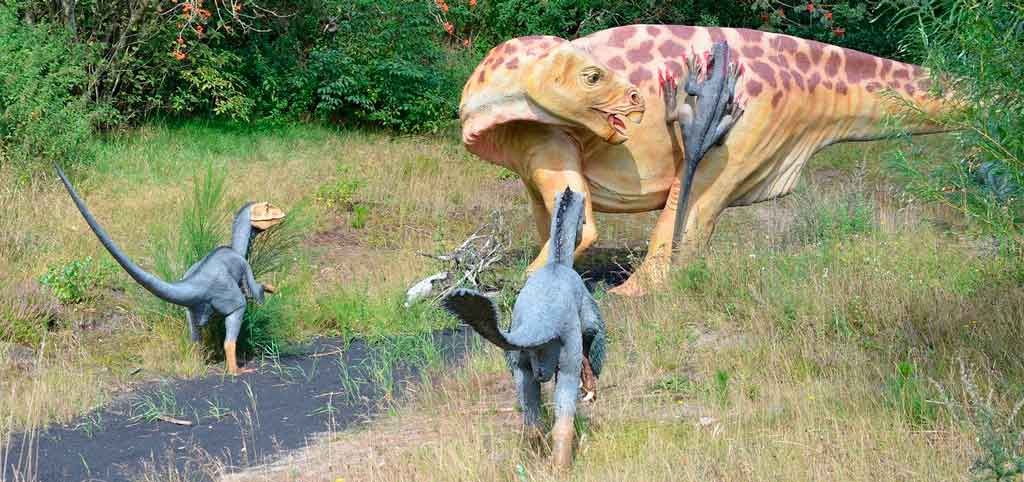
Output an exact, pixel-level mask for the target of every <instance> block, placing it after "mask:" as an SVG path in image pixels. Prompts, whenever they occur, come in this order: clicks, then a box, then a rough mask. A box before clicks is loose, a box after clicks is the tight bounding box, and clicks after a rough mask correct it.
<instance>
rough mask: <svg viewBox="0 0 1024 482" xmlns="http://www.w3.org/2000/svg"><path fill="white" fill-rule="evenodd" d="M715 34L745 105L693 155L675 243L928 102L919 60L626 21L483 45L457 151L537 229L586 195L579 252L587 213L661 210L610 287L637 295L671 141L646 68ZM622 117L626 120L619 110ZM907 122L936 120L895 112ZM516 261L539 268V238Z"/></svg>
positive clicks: (648, 283) (674, 191) (907, 125)
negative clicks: (530, 257) (494, 172)
mask: <svg viewBox="0 0 1024 482" xmlns="http://www.w3.org/2000/svg"><path fill="white" fill-rule="evenodd" d="M716 42H726V43H727V44H728V45H729V47H730V51H729V54H730V55H729V57H730V58H731V60H732V61H734V62H737V63H738V64H740V65H742V66H743V67H744V69H745V74H744V75H743V77H742V78H741V79H740V80H739V82H738V84H737V85H736V86H735V95H736V96H738V97H742V98H744V99H745V102H746V104H745V112H744V114H743V116H742V117H741V118H739V119H738V120H737V121H736V122H735V124H734V125H733V126H732V129H731V131H730V133H729V135H728V136H727V137H725V139H724V141H723V144H722V145H721V146H720V147H717V148H714V149H711V150H710V151H709V152H708V153H707V156H706V158H704V159H703V160H701V162H700V166H699V168H698V169H697V170H696V172H695V173H694V176H693V181H692V193H691V194H690V199H689V202H688V203H687V205H686V206H687V208H686V209H687V213H685V214H686V216H685V217H684V219H685V231H684V233H683V236H682V238H681V241H680V243H679V244H680V246H678V247H677V249H678V250H679V251H680V252H683V253H687V254H688V253H692V252H693V251H694V249H696V248H697V247H700V246H702V245H704V244H705V243H706V242H707V241H708V239H709V238H710V236H711V234H712V231H713V230H714V227H715V222H716V220H717V218H718V216H719V214H720V213H721V212H722V211H723V210H724V209H725V208H727V207H729V206H742V205H747V204H752V203H756V202H761V201H765V200H769V199H773V198H776V197H779V196H783V195H785V194H788V193H789V192H791V191H792V190H793V187H794V185H795V183H796V181H797V179H798V177H799V176H798V174H799V172H800V170H801V169H802V168H803V166H804V164H805V163H806V162H807V160H808V159H809V158H810V157H811V155H813V154H814V153H815V152H817V151H818V150H820V149H822V148H823V147H825V146H828V145H830V144H834V143H838V142H846V141H864V140H872V139H879V138H883V137H887V136H889V135H891V134H892V131H891V130H890V129H891V128H887V127H886V126H885V124H884V122H883V121H884V119H885V118H886V117H887V116H888V115H889V114H891V113H898V112H899V111H901V110H903V109H904V108H905V107H906V106H908V105H909V106H913V107H915V108H917V109H919V110H921V111H923V112H924V113H927V114H939V113H941V112H944V111H946V110H947V109H950V108H951V107H952V105H951V103H950V102H947V101H945V100H944V99H939V98H935V97H933V96H931V95H930V94H929V92H928V90H929V85H930V80H929V78H928V75H927V73H926V72H925V71H924V69H922V68H921V67H919V66H915V65H909V64H905V63H901V62H896V61H892V60H888V59H883V58H879V57H875V56H872V55H868V54H865V53H862V52H858V51H854V50H849V49H845V48H841V47H837V46H833V45H827V44H823V43H819V42H815V41H811V40H804V39H800V38H795V37H791V36H787V35H780V34H775V33H769V32H761V31H757V30H747V29H730V28H714V27H707V28H705V27H689V26H665V25H632V26H625V27H617V28H612V29H608V30H603V31H600V32H596V33H594V34H591V35H589V36H587V37H583V38H579V39H576V40H573V41H567V40H564V39H561V38H558V37H549V36H534V37H522V38H516V39H512V40H509V41H507V42H505V43H502V44H501V45H499V46H497V47H495V48H494V49H493V50H491V52H490V53H489V54H488V55H487V56H486V58H484V60H483V61H482V62H481V63H480V65H478V66H477V68H476V70H475V71H474V72H473V74H472V75H471V76H470V78H469V80H468V81H467V82H466V85H465V87H464V88H463V91H462V101H461V105H460V118H461V121H462V137H463V143H464V145H465V146H466V148H467V149H468V150H469V151H470V152H472V153H474V154H476V155H477V156H479V157H481V158H483V159H485V160H487V161H489V162H492V163H495V164H498V165H501V166H504V167H507V168H508V169H511V170H512V171H515V172H516V173H517V174H518V175H519V176H520V177H521V178H522V179H523V183H524V184H525V185H526V191H527V194H528V196H529V198H530V200H531V201H532V202H531V204H532V210H533V214H534V217H535V219H536V222H537V229H538V231H539V232H540V238H541V240H546V239H547V238H548V234H549V233H548V220H549V219H550V216H551V211H552V208H553V206H554V199H555V196H556V194H557V193H559V192H561V191H562V190H563V189H565V188H566V187H569V188H570V189H572V190H574V191H579V192H583V193H584V194H585V196H586V206H585V216H586V224H585V225H584V231H583V239H582V242H581V243H580V245H579V247H578V248H577V249H576V251H575V255H576V256H579V255H580V254H581V253H583V252H584V251H585V250H586V249H587V248H588V247H589V246H591V245H592V244H593V243H594V241H595V240H596V239H597V229H596V223H595V222H594V217H593V216H594V215H593V212H594V211H599V212H610V213H635V212H644V211H654V210H659V209H660V210H662V212H661V214H660V216H659V218H658V221H657V223H656V225H655V227H654V231H653V233H652V234H651V238H650V243H649V246H648V252H647V256H646V258H645V259H644V261H643V263H642V264H641V266H640V267H639V268H638V269H637V271H636V272H635V273H633V275H632V276H631V277H630V278H629V280H627V281H626V283H624V284H622V285H620V286H618V287H616V288H615V289H614V290H612V292H614V293H617V294H622V295H640V294H642V293H643V292H644V290H645V287H647V288H650V287H653V286H656V285H657V284H658V283H660V282H661V281H663V279H664V276H665V273H666V272H667V269H668V266H669V263H670V259H671V254H672V252H673V246H672V244H673V243H672V238H673V231H674V229H673V227H674V221H675V218H676V207H677V204H678V198H679V191H680V176H679V175H678V173H677V171H678V169H679V164H680V162H681V160H682V157H683V156H682V155H681V152H682V150H683V149H682V148H683V146H684V139H683V138H682V136H681V135H680V134H679V133H678V131H677V129H675V127H674V126H673V125H670V124H668V123H666V116H665V114H666V112H665V105H664V102H661V101H660V100H659V101H651V102H646V101H645V98H654V97H657V96H658V94H659V83H658V79H657V73H658V71H659V69H667V71H668V72H670V73H671V74H672V75H673V76H674V77H676V78H684V77H683V76H684V74H685V72H684V67H683V65H684V56H686V55H689V54H691V53H692V52H704V51H709V50H710V49H711V46H712V44H713V43H716ZM624 118H626V119H629V120H632V121H633V122H624ZM901 128H903V129H904V130H906V131H908V132H910V133H912V134H924V133H932V132H940V131H942V130H943V129H942V127H941V126H939V125H934V124H931V123H928V122H926V121H921V120H913V119H911V120H908V121H905V122H904V123H903V124H902V125H901ZM543 246H544V247H543V248H542V249H541V252H540V254H539V255H538V256H537V258H536V259H535V260H534V261H533V263H532V264H530V266H529V267H528V269H527V271H528V272H533V271H536V270H537V269H539V268H540V267H542V266H544V264H545V262H546V260H547V257H548V248H547V246H548V243H544V244H543Z"/></svg>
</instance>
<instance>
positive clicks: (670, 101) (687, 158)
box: [658, 42, 743, 246]
mask: <svg viewBox="0 0 1024 482" xmlns="http://www.w3.org/2000/svg"><path fill="white" fill-rule="evenodd" d="M686 70H687V77H686V82H683V83H682V84H679V85H678V86H677V85H676V80H675V78H673V77H672V74H671V71H669V70H666V72H668V73H667V74H663V73H660V72H659V75H658V79H659V82H660V84H661V90H662V92H663V93H664V97H665V99H664V100H665V122H667V123H668V124H672V123H673V122H678V123H679V125H680V126H681V128H682V131H683V143H684V144H685V146H684V149H683V166H684V167H685V169H680V170H679V175H680V176H682V179H680V182H681V183H682V189H681V190H680V193H679V205H678V206H679V207H678V209H677V210H676V220H675V231H673V236H674V239H673V240H672V246H682V239H683V234H684V231H685V228H686V213H687V211H688V209H687V203H688V202H689V198H690V189H691V188H692V187H693V174H694V173H695V172H696V171H697V165H698V164H700V161H701V159H704V155H705V154H707V153H708V151H709V150H711V148H712V147H714V146H716V145H721V143H722V141H723V140H724V139H725V136H726V134H728V133H729V129H731V128H732V126H733V125H734V124H735V123H736V121H737V120H739V118H740V116H741V115H743V106H742V105H741V102H738V101H737V99H736V98H735V93H736V81H737V79H739V76H740V75H741V74H742V73H743V68H742V66H741V65H740V66H738V65H737V64H735V63H730V58H729V45H728V44H727V43H726V42H716V43H715V44H713V45H712V46H711V52H710V53H705V57H704V59H703V62H701V61H700V59H698V57H697V55H696V54H694V55H691V56H690V57H687V58H686ZM680 95H682V96H683V97H684V98H685V99H686V100H685V101H684V102H683V103H678V102H677V101H678V98H679V96H680Z"/></svg>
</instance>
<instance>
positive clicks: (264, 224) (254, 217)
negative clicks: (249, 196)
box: [249, 202, 284, 231]
mask: <svg viewBox="0 0 1024 482" xmlns="http://www.w3.org/2000/svg"><path fill="white" fill-rule="evenodd" d="M283 220H284V211H282V210H281V209H280V208H278V207H277V206H274V205H273V204H270V203H268V202H258V203H252V204H250V205H249V222H250V223H251V224H252V227H253V228H255V229H258V230H260V231H266V230H267V229H270V228H271V227H272V226H274V225H276V224H279V223H280V222H281V221H283Z"/></svg>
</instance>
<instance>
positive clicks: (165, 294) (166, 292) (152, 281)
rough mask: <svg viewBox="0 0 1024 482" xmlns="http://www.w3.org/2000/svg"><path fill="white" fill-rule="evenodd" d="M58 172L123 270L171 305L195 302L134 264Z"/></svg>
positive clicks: (177, 287) (187, 292)
mask: <svg viewBox="0 0 1024 482" xmlns="http://www.w3.org/2000/svg"><path fill="white" fill-rule="evenodd" d="M53 167H54V169H56V170H57V175H58V176H60V180H61V182H63V183H64V187H65V188H66V189H67V191H68V194H69V195H71V200H72V201H74V202H75V206H77V207H78V212H80V213H82V217H83V218H85V222H86V223H89V227H90V228H92V232H93V233H95V234H96V237H97V238H99V240H100V243H103V247H105V248H107V251H109V252H110V255H111V256H113V257H114V260H116V261H117V263H118V264H120V265H121V267H122V268H124V270H125V271H126V272H128V275H129V276H131V277H132V278H133V279H134V280H135V281H136V282H137V283H139V284H140V285H142V287H143V288H145V289H146V290H147V291H149V292H150V293H153V294H154V295H155V296H156V297H157V298H160V299H162V300H164V301H167V302H169V303H174V304H176V305H181V306H188V305H190V304H191V302H192V301H193V298H194V296H193V295H192V293H190V291H191V290H189V289H187V288H186V287H184V286H181V285H178V284H171V283H168V282H166V281H164V280H162V279H160V278H157V277H156V276H153V275H151V274H149V273H148V272H146V271H145V270H143V269H142V268H140V267H139V266H138V265H136V264H135V263H133V262H132V260H131V259H129V258H128V256H127V255H125V254H124V253H123V252H121V250H120V249H118V247H117V245H116V244H114V241H113V240H112V239H110V236H108V235H107V233H106V231H104V230H103V228H102V227H100V225H99V223H97V222H96V218H94V217H93V216H92V213H90V212H89V208H87V207H86V206H85V202H84V201H82V198H81V197H79V196H78V193H77V192H75V188H74V187H72V186H71V181H68V178H67V176H65V175H64V171H62V170H61V168H60V167H59V166H57V165H54V166H53Z"/></svg>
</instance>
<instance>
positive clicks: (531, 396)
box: [512, 357, 544, 445]
mask: <svg viewBox="0 0 1024 482" xmlns="http://www.w3.org/2000/svg"><path fill="white" fill-rule="evenodd" d="M516 358H517V360H518V361H517V362H516V363H515V367H514V368H513V370H512V377H513V378H514V379H515V382H516V395H517V396H518V398H519V408H520V409H521V410H522V411H523V435H524V436H526V438H527V439H528V440H529V441H530V442H531V443H532V444H534V445H536V444H538V443H539V442H540V441H541V440H542V439H543V435H544V432H543V431H542V430H541V423H540V382H538V381H537V379H536V378H534V376H533V370H531V369H530V365H529V362H528V361H526V360H523V358H525V357H522V358H521V357H516Z"/></svg>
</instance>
